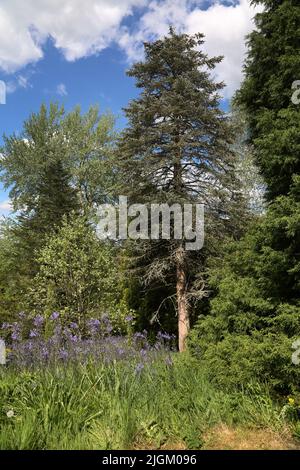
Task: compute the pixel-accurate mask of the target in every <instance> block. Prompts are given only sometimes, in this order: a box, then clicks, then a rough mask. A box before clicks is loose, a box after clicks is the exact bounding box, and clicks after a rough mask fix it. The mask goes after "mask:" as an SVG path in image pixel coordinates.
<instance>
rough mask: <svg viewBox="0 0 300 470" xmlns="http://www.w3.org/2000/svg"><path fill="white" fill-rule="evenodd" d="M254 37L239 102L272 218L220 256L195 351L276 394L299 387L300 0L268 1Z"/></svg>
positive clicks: (225, 374) (233, 378)
mask: <svg viewBox="0 0 300 470" xmlns="http://www.w3.org/2000/svg"><path fill="white" fill-rule="evenodd" d="M255 3H263V4H264V5H265V7H266V8H265V10H264V11H263V12H262V13H260V14H258V15H257V17H256V25H257V31H254V32H253V33H251V34H250V36H249V41H248V45H249V53H248V58H247V61H246V66H245V72H246V77H245V81H244V83H243V85H242V87H241V90H240V91H239V92H238V93H237V99H236V101H237V102H238V104H239V105H240V106H242V107H243V109H244V111H245V112H246V116H247V119H248V122H249V135H250V141H251V142H252V144H253V147H254V152H255V155H256V160H257V163H258V166H259V169H260V171H261V174H262V175H263V177H264V178H265V181H266V183H267V198H268V200H269V205H268V207H267V211H266V214H265V216H263V217H260V219H259V220H258V222H257V223H256V225H255V226H254V227H253V228H252V229H251V230H250V231H249V233H248V234H247V235H246V236H245V237H244V238H242V240H241V241H240V242H238V243H233V244H231V245H229V247H227V250H226V252H225V255H224V259H223V260H222V261H221V260H220V259H218V260H215V267H214V268H213V269H212V270H211V273H210V280H211V286H212V288H213V289H214V292H215V293H216V296H215V298H214V299H213V300H212V302H211V314H210V315H208V316H207V317H203V316H202V317H200V319H199V322H198V325H197V327H196V328H195V330H194V332H193V335H192V338H191V348H192V349H193V351H194V353H195V354H196V355H197V356H198V357H199V358H200V360H201V361H203V362H204V363H205V364H206V366H207V368H208V369H209V372H210V374H211V375H212V376H214V378H215V380H217V381H220V382H222V383H228V382H229V383H240V384H245V383H247V382H248V381H249V380H251V379H252V378H255V379H259V380H262V381H267V382H268V383H270V384H271V385H272V386H273V387H274V388H275V389H276V390H277V391H281V392H286V391H288V390H291V389H292V388H294V387H297V386H298V385H299V380H300V367H299V366H297V365H296V364H293V363H292V353H293V349H292V343H293V341H294V340H296V339H298V338H299V336H300V296H299V292H300V290H299V288H300V198H299V196H300V186H299V182H300V140H299V138H300V137H299V136H300V106H299V105H298V106H297V105H295V104H293V103H292V101H291V97H292V90H291V87H292V83H293V82H294V81H295V80H297V79H299V77H300V55H299V52H300V49H299V47H300V29H299V27H300V5H299V2H298V1H297V2H296V1H292V0H284V1H271V0H270V1H263V2H255Z"/></svg>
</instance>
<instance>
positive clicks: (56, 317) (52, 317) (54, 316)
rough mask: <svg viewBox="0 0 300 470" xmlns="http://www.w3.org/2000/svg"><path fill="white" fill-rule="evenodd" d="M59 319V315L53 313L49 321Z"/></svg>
mask: <svg viewBox="0 0 300 470" xmlns="http://www.w3.org/2000/svg"><path fill="white" fill-rule="evenodd" d="M58 317H59V313H58V312H53V313H52V315H51V316H50V319H51V320H57V319H58Z"/></svg>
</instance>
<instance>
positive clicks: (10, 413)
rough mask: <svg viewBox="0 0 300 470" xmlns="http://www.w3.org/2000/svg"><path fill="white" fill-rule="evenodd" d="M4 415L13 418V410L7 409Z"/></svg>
mask: <svg viewBox="0 0 300 470" xmlns="http://www.w3.org/2000/svg"><path fill="white" fill-rule="evenodd" d="M6 416H7V417H8V418H13V417H14V416H15V413H14V410H9V411H8V412H7V413H6Z"/></svg>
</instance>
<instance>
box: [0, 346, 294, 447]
mask: <svg viewBox="0 0 300 470" xmlns="http://www.w3.org/2000/svg"><path fill="white" fill-rule="evenodd" d="M220 425H226V426H229V427H235V426H239V427H243V426H247V428H253V429H258V428H260V429H273V430H275V431H276V432H280V431H281V430H283V429H284V428H285V427H286V423H285V421H284V418H283V416H282V413H281V407H280V406H279V405H278V404H276V403H275V402H274V401H273V400H272V399H271V397H270V395H269V394H268V391H267V389H266V388H265V387H262V386H258V385H253V384H252V385H249V387H248V388H247V390H245V389H244V390H231V391H226V390H220V389H217V388H215V387H214V386H213V385H212V384H210V383H209V382H208V380H207V378H206V376H205V373H204V372H203V370H201V369H200V368H199V366H198V365H197V363H196V362H193V361H192V359H191V358H190V357H188V355H186V356H184V355H178V354H175V353H174V354H173V364H169V363H166V361H164V360H162V359H160V360H159V359H158V360H157V361H156V362H155V363H152V364H145V365H144V367H143V369H141V370H140V369H137V368H136V367H134V366H133V365H132V364H130V363H127V362H122V361H120V362H118V361H115V362H112V363H110V364H101V363H96V362H95V361H94V362H92V361H91V362H90V363H88V364H85V365H69V366H56V367H46V368H39V369H36V370H32V371H30V370H23V371H20V370H14V369H13V368H5V369H4V368H2V369H1V370H0V449H131V448H144V447H148V448H150V447H151V448H163V447H164V446H168V445H172V443H173V445H175V447H176V446H179V447H180V446H183V448H191V449H200V448H202V447H203V445H205V442H204V436H205V435H206V434H207V432H208V430H209V429H216V427H217V426H220ZM149 446H150V447H149Z"/></svg>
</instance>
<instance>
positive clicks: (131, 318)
mask: <svg viewBox="0 0 300 470" xmlns="http://www.w3.org/2000/svg"><path fill="white" fill-rule="evenodd" d="M132 320H133V316H132V315H127V317H125V321H126V322H128V323H129V322H131V321H132Z"/></svg>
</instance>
